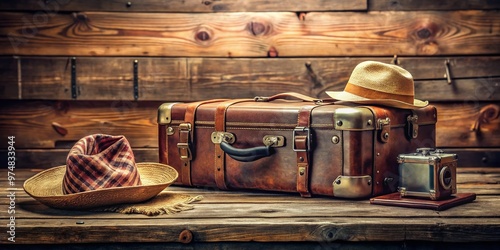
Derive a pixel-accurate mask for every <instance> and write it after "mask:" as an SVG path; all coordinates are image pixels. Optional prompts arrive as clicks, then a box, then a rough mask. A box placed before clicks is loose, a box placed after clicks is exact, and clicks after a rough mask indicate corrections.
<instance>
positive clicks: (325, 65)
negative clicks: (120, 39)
mask: <svg viewBox="0 0 500 250" xmlns="http://www.w3.org/2000/svg"><path fill="white" fill-rule="evenodd" d="M2 58H7V57H2ZM447 59H448V60H449V61H450V63H449V65H450V71H451V76H452V78H451V79H452V83H451V84H450V85H449V84H448V83H447V82H446V77H444V73H445V72H446V69H445V61H446V60H447ZM69 60H70V58H69V57H36V58H34V57H21V65H22V67H21V68H22V72H21V79H17V78H15V79H10V80H8V81H11V83H9V84H11V85H14V84H15V83H16V82H17V81H20V82H21V85H22V91H23V94H22V99H49V100H68V99H72V95H71V91H70V88H71V85H70V83H71V73H70V68H71V67H70V64H69ZM134 60H137V61H138V66H139V68H138V79H139V98H138V99H139V100H158V101H164V100H181V101H182V100H184V101H186V100H203V99H210V98H221V97H224V98H248V97H253V96H256V95H273V94H275V93H279V92H287V91H290V90H293V91H295V92H301V93H304V94H307V95H312V96H317V97H326V95H325V94H324V91H325V90H342V89H343V88H344V86H345V84H346V82H347V80H348V79H349V76H350V74H351V72H352V70H353V69H354V67H355V66H356V64H358V63H360V62H362V61H366V60H376V61H382V62H387V63H389V62H391V61H392V60H393V58H388V57H386V58H379V57H378V58H373V57H362V58H280V59H276V58H268V59H217V58H147V57H137V58H133V57H130V58H117V57H103V58H99V57H98V58H89V57H78V58H76V68H77V70H76V71H77V74H76V76H77V77H76V78H77V85H78V88H79V92H78V96H77V100H116V99H121V100H134V96H133V88H132V86H133V70H132V64H133V61H134ZM397 63H398V64H399V65H401V66H402V67H404V68H406V69H407V70H408V71H410V72H411V73H412V75H413V77H414V79H415V81H416V94H417V96H418V97H420V98H423V99H427V100H431V101H434V100H456V101H465V100H473V101H484V100H500V97H499V96H498V95H499V94H498V93H500V91H498V88H499V86H498V84H497V83H498V81H499V78H498V76H499V73H498V68H499V67H500V57H498V56H491V57H486V56H485V57H480V56H479V57H478V56H471V57H450V58H440V57H437V58H433V57H423V58H414V57H398V59H397ZM283 65H286V67H283ZM10 71H11V70H10ZM11 74H13V73H12V72H11ZM228 89H231V90H232V91H227V90H228ZM436 90H438V91H436ZM443 93H446V94H443ZM0 94H1V93H0ZM0 97H2V95H0ZM3 98H4V99H10V98H17V96H14V95H8V93H4V95H3Z"/></svg>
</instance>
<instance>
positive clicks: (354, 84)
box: [326, 61, 429, 109]
mask: <svg viewBox="0 0 500 250" xmlns="http://www.w3.org/2000/svg"><path fill="white" fill-rule="evenodd" d="M414 92H415V89H414V83H413V77H412V76H411V74H410V73H409V72H408V71H406V70H405V69H403V68H401V67H399V66H396V65H393V64H386V63H381V62H374V61H365V62H362V63H360V64H358V65H357V66H356V67H355V68H354V70H353V71H352V73H351V77H350V78H349V81H348V82H347V85H346V87H345V89H344V91H327V92H326V94H327V95H329V96H330V97H332V98H333V99H336V100H340V101H346V102H354V103H359V104H374V105H384V106H390V107H396V108H404V109H416V108H422V107H425V106H427V105H428V104H429V103H428V102H427V101H421V100H417V99H415V93H414Z"/></svg>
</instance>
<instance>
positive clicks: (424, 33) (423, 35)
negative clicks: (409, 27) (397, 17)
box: [417, 28, 432, 39]
mask: <svg viewBox="0 0 500 250" xmlns="http://www.w3.org/2000/svg"><path fill="white" fill-rule="evenodd" d="M431 35H432V31H431V30H429V29H427V28H423V29H420V30H418V31H417V36H418V37H419V38H421V39H427V38H429V37H430V36H431Z"/></svg>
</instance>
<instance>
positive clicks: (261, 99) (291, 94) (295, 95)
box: [254, 92, 321, 102]
mask: <svg viewBox="0 0 500 250" xmlns="http://www.w3.org/2000/svg"><path fill="white" fill-rule="evenodd" d="M286 98H295V99H298V100H302V101H305V102H317V101H321V99H318V98H313V97H310V96H307V95H303V94H299V93H296V92H285V93H279V94H276V95H273V96H269V97H265V96H256V97H255V98H254V100H255V101H256V102H270V101H274V100H278V99H286Z"/></svg>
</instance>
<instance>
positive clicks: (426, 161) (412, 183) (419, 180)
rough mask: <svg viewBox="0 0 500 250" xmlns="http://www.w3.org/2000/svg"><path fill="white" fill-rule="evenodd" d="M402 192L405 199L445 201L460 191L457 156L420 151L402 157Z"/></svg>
mask: <svg viewBox="0 0 500 250" xmlns="http://www.w3.org/2000/svg"><path fill="white" fill-rule="evenodd" d="M398 163H399V188H398V190H399V193H400V195H401V197H405V196H414V197H426V198H430V199H431V200H441V199H444V198H447V197H450V196H451V195H452V194H455V193H456V192H457V182H456V180H457V177H456V176H457V163H458V156H457V155H456V154H446V153H444V152H443V151H442V150H439V149H432V148H418V149H417V152H416V153H412V154H400V155H399V156H398Z"/></svg>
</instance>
